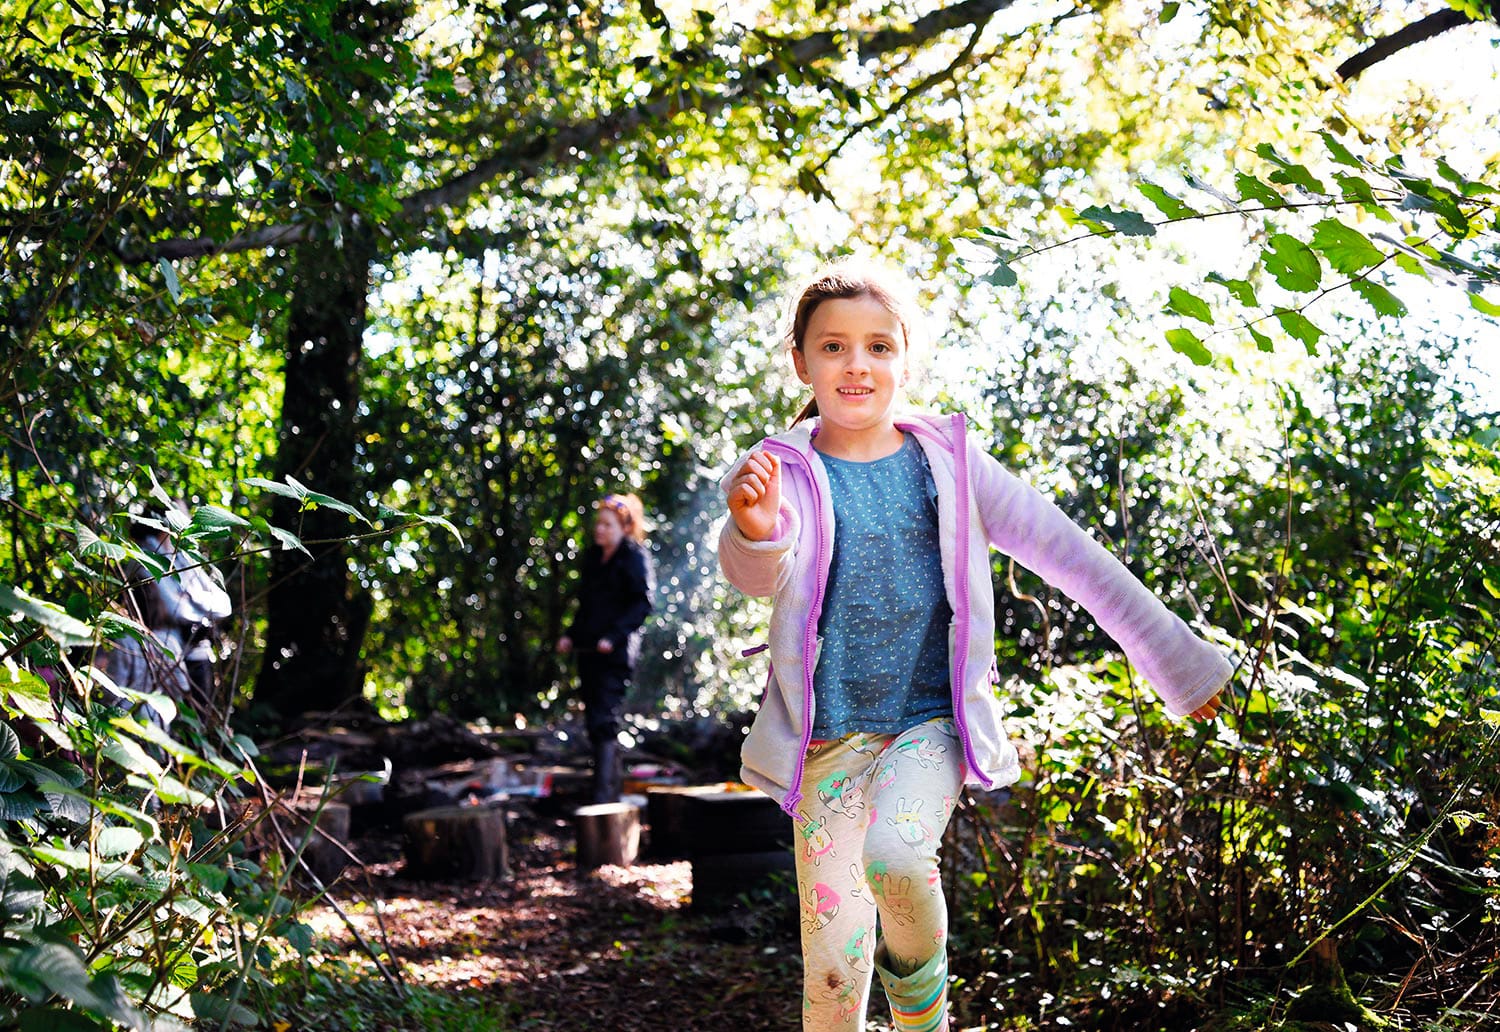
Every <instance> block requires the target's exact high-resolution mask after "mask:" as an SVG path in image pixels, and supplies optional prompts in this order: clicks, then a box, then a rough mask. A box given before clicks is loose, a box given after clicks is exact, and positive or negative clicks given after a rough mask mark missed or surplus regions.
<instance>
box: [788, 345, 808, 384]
mask: <svg viewBox="0 0 1500 1032" xmlns="http://www.w3.org/2000/svg"><path fill="white" fill-rule="evenodd" d="M792 365H793V366H794V367H796V370H797V379H799V380H801V381H802V382H803V383H807V384H810V383H812V374H811V373H809V372H808V371H807V356H806V355H804V354H803V353H802V351H801V349H800V348H793V349H792Z"/></svg>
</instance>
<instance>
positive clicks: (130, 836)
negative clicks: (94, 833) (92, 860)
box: [94, 825, 146, 856]
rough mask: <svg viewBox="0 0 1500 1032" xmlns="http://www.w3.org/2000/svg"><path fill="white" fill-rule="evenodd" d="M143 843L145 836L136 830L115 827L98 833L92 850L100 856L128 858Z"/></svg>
mask: <svg viewBox="0 0 1500 1032" xmlns="http://www.w3.org/2000/svg"><path fill="white" fill-rule="evenodd" d="M145 842H146V839H145V836H143V835H142V834H141V833H140V832H139V831H137V830H136V829H134V828H126V827H121V826H118V825H116V826H113V827H108V828H104V829H102V830H101V831H100V832H99V836H98V838H96V839H95V840H94V848H95V850H96V851H97V852H98V853H99V855H100V856H129V855H130V854H131V853H134V852H135V851H136V850H137V849H140V848H141V846H143V845H144V844H145Z"/></svg>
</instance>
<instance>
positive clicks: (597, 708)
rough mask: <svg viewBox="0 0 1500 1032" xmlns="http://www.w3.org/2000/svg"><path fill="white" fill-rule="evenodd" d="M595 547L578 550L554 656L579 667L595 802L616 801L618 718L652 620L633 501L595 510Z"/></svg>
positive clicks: (647, 559) (618, 499)
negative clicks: (570, 603)
mask: <svg viewBox="0 0 1500 1032" xmlns="http://www.w3.org/2000/svg"><path fill="white" fill-rule="evenodd" d="M593 533H594V543H593V544H592V545H589V546H588V547H587V548H585V549H584V551H583V560H582V568H581V570H580V572H579V577H578V590H577V593H576V594H577V598H578V610H577V612H575V613H574V614H573V621H572V623H570V624H569V625H568V628H567V631H566V632H565V633H564V634H563V636H562V637H561V638H559V639H558V641H557V651H558V652H560V653H563V654H564V655H567V654H569V653H571V654H572V655H573V656H574V657H575V658H576V660H577V663H578V680H579V682H580V685H581V687H582V689H583V707H584V720H585V722H586V724H587V726H588V732H589V743H590V745H591V746H592V748H593V754H594V802H596V803H613V802H618V801H619V798H620V789H621V785H622V780H623V775H622V771H621V765H620V716H621V712H622V711H623V709H624V706H625V692H626V690H627V689H628V688H629V686H630V676H631V673H632V671H633V670H634V668H635V661H636V657H637V656H639V654H640V648H641V625H642V624H643V623H645V621H646V617H647V616H648V615H649V614H650V613H651V591H652V588H653V586H654V584H653V573H652V566H651V554H650V552H648V551H647V550H646V546H645V542H646V515H645V510H644V509H643V508H642V506H641V500H640V499H639V498H637V497H636V496H635V495H633V494H623V495H622V494H611V495H605V496H604V497H603V498H601V499H599V501H598V502H596V503H595V504H594V532H593Z"/></svg>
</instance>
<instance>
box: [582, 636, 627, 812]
mask: <svg viewBox="0 0 1500 1032" xmlns="http://www.w3.org/2000/svg"><path fill="white" fill-rule="evenodd" d="M578 680H579V682H580V684H581V686H582V688H583V714H584V723H585V724H586V725H587V726H588V731H589V745H590V746H591V747H592V749H593V754H594V802H596V803H617V802H619V801H620V789H621V788H622V787H623V781H624V776H623V772H622V771H621V769H620V738H619V735H620V715H621V713H622V712H623V711H624V709H625V691H626V689H627V688H628V687H629V686H630V666H629V664H627V663H623V662H620V661H619V660H616V659H615V658H614V657H612V656H600V655H598V654H590V653H584V654H583V655H580V656H579V657H578Z"/></svg>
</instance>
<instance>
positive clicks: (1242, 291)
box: [1205, 272, 1260, 308]
mask: <svg viewBox="0 0 1500 1032" xmlns="http://www.w3.org/2000/svg"><path fill="white" fill-rule="evenodd" d="M1205 279H1207V280H1208V282H1210V283H1217V284H1218V285H1219V286H1221V287H1223V288H1224V289H1225V290H1227V291H1229V293H1230V294H1231V295H1232V296H1233V297H1234V299H1235V300H1236V301H1238V302H1239V303H1240V304H1242V305H1244V306H1245V307H1246V308H1255V307H1257V306H1259V304H1260V301H1259V300H1257V299H1256V296H1255V288H1254V287H1253V286H1251V285H1250V283H1249V282H1248V281H1246V280H1242V279H1230V278H1228V277H1225V276H1220V275H1219V274H1218V273H1217V272H1210V273H1209V274H1208V275H1207V276H1206V277H1205Z"/></svg>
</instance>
